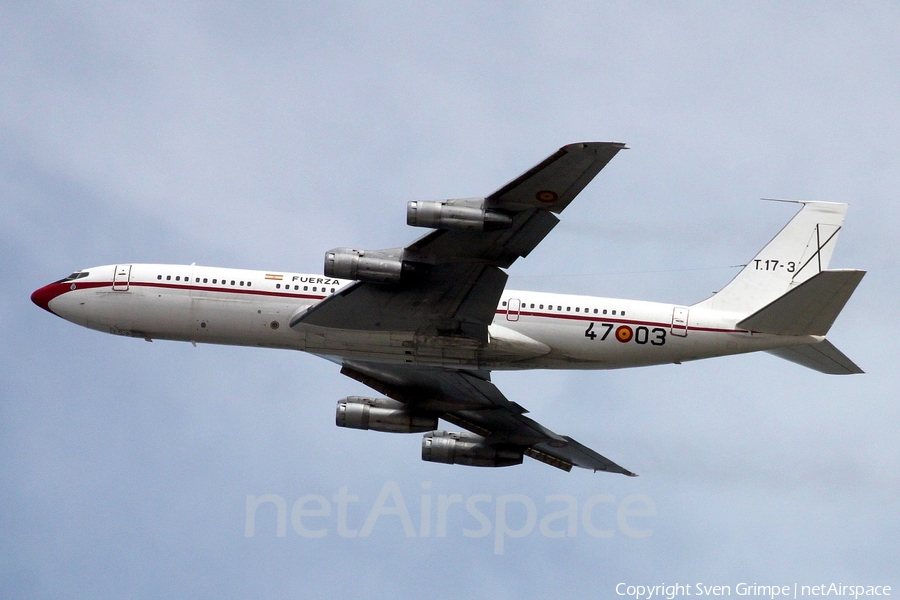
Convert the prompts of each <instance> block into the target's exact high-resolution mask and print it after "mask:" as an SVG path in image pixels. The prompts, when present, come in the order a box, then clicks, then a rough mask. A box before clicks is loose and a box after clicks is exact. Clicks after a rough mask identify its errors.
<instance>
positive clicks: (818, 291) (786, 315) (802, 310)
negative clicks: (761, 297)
mask: <svg viewBox="0 0 900 600" xmlns="http://www.w3.org/2000/svg"><path fill="white" fill-rule="evenodd" d="M865 274H866V272H865V271H856V270H850V269H845V270H844V269H842V270H834V271H822V272H820V273H817V274H816V275H813V276H812V277H810V278H809V279H807V280H806V281H804V282H803V283H801V284H800V285H798V286H797V287H795V288H793V289H792V290H790V291H788V292H787V293H785V294H784V295H782V296H780V297H778V298H776V299H775V300H773V301H772V302H770V303H769V304H767V305H766V306H764V307H763V308H761V309H759V310H758V311H756V312H755V313H753V314H752V315H750V316H749V317H747V318H746V319H744V320H743V321H741V322H739V323H738V324H737V326H738V327H739V328H741V329H746V330H748V331H757V332H760V333H774V334H777V335H825V334H826V333H828V330H829V329H830V328H831V324H832V323H834V320H835V319H836V318H837V316H838V314H839V313H840V312H841V309H843V308H844V305H845V304H846V303H847V300H849V299H850V296H851V295H852V294H853V291H854V290H855V289H856V286H857V285H859V282H860V281H862V278H863V275H865ZM851 364H852V363H851Z"/></svg>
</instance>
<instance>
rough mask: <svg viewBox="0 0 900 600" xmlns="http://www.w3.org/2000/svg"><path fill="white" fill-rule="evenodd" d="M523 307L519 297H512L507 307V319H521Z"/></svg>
mask: <svg viewBox="0 0 900 600" xmlns="http://www.w3.org/2000/svg"><path fill="white" fill-rule="evenodd" d="M521 307H522V302H521V301H520V300H519V299H518V298H510V299H509V303H508V304H507V307H506V320H507V321H518V320H519V310H520V309H521Z"/></svg>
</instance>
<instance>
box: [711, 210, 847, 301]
mask: <svg viewBox="0 0 900 600" xmlns="http://www.w3.org/2000/svg"><path fill="white" fill-rule="evenodd" d="M798 204H803V208H801V209H800V212H798V213H797V214H796V215H794V218H793V219H791V220H790V221H789V222H788V224H787V225H785V226H784V228H783V229H782V230H781V231H780V232H778V235H776V236H775V237H774V238H773V239H772V241H771V242H769V243H768V244H766V246H765V248H763V249H762V250H760V252H759V254H757V255H756V256H755V257H754V258H753V260H751V261H750V262H749V263H747V265H746V266H745V267H744V268H743V269H742V270H741V272H740V273H738V274H737V276H736V277H735V278H734V279H732V280H731V282H730V283H729V284H728V285H726V286H725V287H724V288H722V290H720V291H719V292H718V293H717V294H715V295H713V296H712V297H711V298H708V299H707V300H704V301H703V302H701V303H699V306H703V307H705V308H711V309H713V310H720V311H726V312H734V313H739V314H741V313H742V314H744V315H752V314H753V313H755V312H756V311H758V310H760V309H761V308H763V307H765V306H766V305H768V304H770V303H771V302H773V301H774V300H776V299H777V298H780V297H781V296H783V295H785V294H786V293H787V292H789V291H791V290H792V289H794V288H797V287H798V286H800V285H801V284H803V283H804V282H806V281H807V280H809V279H811V278H813V277H814V276H816V275H818V274H819V273H821V272H823V271H824V270H825V269H827V268H828V263H829V262H830V261H831V255H832V253H833V252H834V247H835V245H836V244H837V238H838V233H839V232H840V230H841V225H842V224H843V222H844V215H845V214H846V212H847V205H846V204H837V203H834V202H798ZM857 283H858V282H857ZM854 287H855V286H854ZM850 291H851V293H852V289H851V290H850ZM848 297H849V295H848ZM845 302H846V299H845ZM841 306H843V304H842V305H841ZM838 310H840V309H838Z"/></svg>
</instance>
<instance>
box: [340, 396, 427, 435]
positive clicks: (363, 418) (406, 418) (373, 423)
mask: <svg viewBox="0 0 900 600" xmlns="http://www.w3.org/2000/svg"><path fill="white" fill-rule="evenodd" d="M437 422H438V419H437V417H436V416H431V415H424V414H420V413H413V412H411V411H410V410H409V408H408V407H407V405H406V404H403V403H402V402H398V401H396V400H391V399H390V398H363V397H361V396H348V397H346V398H344V399H342V400H338V403H337V413H336V414H335V424H336V425H337V426H338V427H349V428H351V429H372V430H374V431H385V432H387V433H422V432H423V431H432V430H434V429H436V428H437Z"/></svg>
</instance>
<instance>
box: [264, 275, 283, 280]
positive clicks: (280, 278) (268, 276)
mask: <svg viewBox="0 0 900 600" xmlns="http://www.w3.org/2000/svg"><path fill="white" fill-rule="evenodd" d="M266 279H271V280H273V281H281V280H282V279H284V275H272V274H271V273H266Z"/></svg>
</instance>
